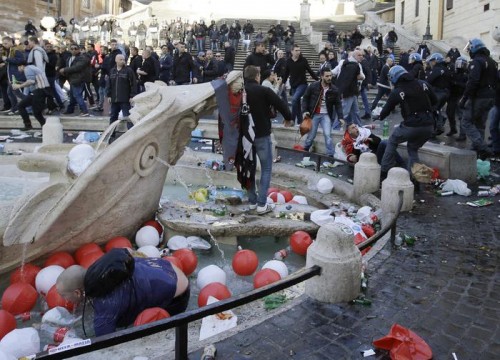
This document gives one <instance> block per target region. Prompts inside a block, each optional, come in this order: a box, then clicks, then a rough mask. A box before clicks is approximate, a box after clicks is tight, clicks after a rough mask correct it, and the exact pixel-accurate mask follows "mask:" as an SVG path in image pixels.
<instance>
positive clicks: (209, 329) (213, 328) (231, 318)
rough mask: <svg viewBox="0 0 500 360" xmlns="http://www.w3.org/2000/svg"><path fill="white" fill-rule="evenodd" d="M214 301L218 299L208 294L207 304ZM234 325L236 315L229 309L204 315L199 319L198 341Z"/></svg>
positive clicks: (236, 321) (235, 323)
mask: <svg viewBox="0 0 500 360" xmlns="http://www.w3.org/2000/svg"><path fill="white" fill-rule="evenodd" d="M216 301H219V300H218V299H216V298H214V297H213V296H209V297H208V300H207V305H208V304H212V303H214V302H216ZM220 315H222V316H220ZM236 325H238V317H237V316H236V315H235V314H234V313H233V312H232V311H231V310H227V311H224V312H222V313H219V314H215V315H210V316H206V317H204V318H203V320H202V321H201V328H200V341H201V340H205V339H207V338H209V337H211V336H214V335H217V334H220V333H221V332H224V331H226V330H229V329H232V328H234V327H235V326H236Z"/></svg>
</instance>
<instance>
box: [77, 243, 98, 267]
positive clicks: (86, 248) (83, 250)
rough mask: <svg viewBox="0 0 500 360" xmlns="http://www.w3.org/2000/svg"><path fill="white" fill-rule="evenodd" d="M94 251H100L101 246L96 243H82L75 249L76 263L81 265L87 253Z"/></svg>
mask: <svg viewBox="0 0 500 360" xmlns="http://www.w3.org/2000/svg"><path fill="white" fill-rule="evenodd" d="M94 252H100V253H102V250H101V248H100V247H99V245H97V244H96V243H88V244H85V245H82V246H80V247H79V248H78V250H76V251H75V260H76V263H77V264H78V265H82V261H84V259H85V258H86V257H87V256H88V255H89V254H92V253H94ZM82 266H83V265H82Z"/></svg>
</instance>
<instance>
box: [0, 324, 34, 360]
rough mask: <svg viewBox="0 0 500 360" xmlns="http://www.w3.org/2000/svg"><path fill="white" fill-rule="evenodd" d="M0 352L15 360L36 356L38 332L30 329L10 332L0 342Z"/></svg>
mask: <svg viewBox="0 0 500 360" xmlns="http://www.w3.org/2000/svg"><path fill="white" fill-rule="evenodd" d="M0 350H1V351H3V352H5V353H7V354H9V355H13V356H14V357H15V358H16V359H18V358H20V357H23V356H29V355H33V354H36V353H38V352H40V336H39V335H38V331H36V330H35V328H32V327H27V328H23V329H15V330H12V331H11V332H10V333H8V334H7V335H5V336H4V337H3V339H2V340H1V341H0ZM7 359H9V357H7Z"/></svg>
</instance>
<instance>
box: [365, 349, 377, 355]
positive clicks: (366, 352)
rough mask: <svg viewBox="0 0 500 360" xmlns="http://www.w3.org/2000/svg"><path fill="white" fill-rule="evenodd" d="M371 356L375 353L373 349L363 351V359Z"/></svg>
mask: <svg viewBox="0 0 500 360" xmlns="http://www.w3.org/2000/svg"><path fill="white" fill-rule="evenodd" d="M372 355H375V351H373V349H370V350H365V351H363V357H368V356H372Z"/></svg>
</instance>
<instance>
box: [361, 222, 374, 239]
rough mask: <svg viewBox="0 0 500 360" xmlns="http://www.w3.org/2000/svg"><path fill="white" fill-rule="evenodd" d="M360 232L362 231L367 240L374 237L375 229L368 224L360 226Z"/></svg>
mask: <svg viewBox="0 0 500 360" xmlns="http://www.w3.org/2000/svg"><path fill="white" fill-rule="evenodd" d="M361 230H363V232H364V233H365V235H366V236H367V237H369V238H370V237H372V236H373V235H375V229H374V228H373V226H371V225H370V224H363V225H361Z"/></svg>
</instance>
